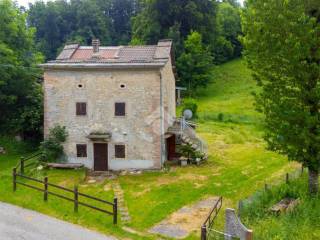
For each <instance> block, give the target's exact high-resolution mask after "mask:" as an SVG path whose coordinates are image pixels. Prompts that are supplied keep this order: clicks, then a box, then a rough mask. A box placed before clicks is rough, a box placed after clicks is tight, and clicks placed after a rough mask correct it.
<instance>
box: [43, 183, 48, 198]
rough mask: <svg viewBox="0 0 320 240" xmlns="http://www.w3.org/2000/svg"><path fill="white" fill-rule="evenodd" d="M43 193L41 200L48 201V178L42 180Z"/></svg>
mask: <svg viewBox="0 0 320 240" xmlns="http://www.w3.org/2000/svg"><path fill="white" fill-rule="evenodd" d="M43 184H44V192H43V200H44V201H45V202H46V201H48V177H45V178H44V182H43Z"/></svg>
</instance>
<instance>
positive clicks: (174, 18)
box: [132, 0, 217, 55]
mask: <svg viewBox="0 0 320 240" xmlns="http://www.w3.org/2000/svg"><path fill="white" fill-rule="evenodd" d="M216 5H217V4H216V1H210V0H144V1H143V4H142V11H141V12H140V14H138V15H137V16H136V17H133V23H132V31H133V39H135V40H136V39H139V40H140V41H141V42H144V43H148V44H150V43H151V44H154V43H156V42H157V41H158V40H159V39H160V38H167V37H168V36H169V35H176V36H177V33H178V34H179V37H178V38H177V39H179V40H180V41H181V42H175V44H178V45H181V44H183V40H184V39H186V37H187V36H188V35H189V33H190V32H191V31H192V30H193V31H197V32H199V33H200V34H201V35H202V36H203V42H204V43H205V44H207V45H211V44H212V42H213V41H214V37H215V32H216ZM180 53H181V52H180ZM180 53H178V54H177V55H179V54H180Z"/></svg>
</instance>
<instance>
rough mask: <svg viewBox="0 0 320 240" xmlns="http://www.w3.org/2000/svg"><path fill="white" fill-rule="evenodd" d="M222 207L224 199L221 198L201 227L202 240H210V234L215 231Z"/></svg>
mask: <svg viewBox="0 0 320 240" xmlns="http://www.w3.org/2000/svg"><path fill="white" fill-rule="evenodd" d="M221 207H222V197H219V199H218V200H217V202H216V203H215V205H214V206H213V208H212V209H211V211H210V213H209V215H208V217H207V218H206V220H205V221H204V223H203V224H202V226H201V240H207V239H209V236H210V233H211V231H212V229H213V224H214V221H215V219H216V218H217V216H218V213H219V211H220V209H221Z"/></svg>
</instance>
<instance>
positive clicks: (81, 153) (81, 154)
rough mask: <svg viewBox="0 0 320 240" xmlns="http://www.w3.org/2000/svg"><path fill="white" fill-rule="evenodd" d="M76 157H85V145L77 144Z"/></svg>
mask: <svg viewBox="0 0 320 240" xmlns="http://www.w3.org/2000/svg"><path fill="white" fill-rule="evenodd" d="M77 157H87V145H86V144H77Z"/></svg>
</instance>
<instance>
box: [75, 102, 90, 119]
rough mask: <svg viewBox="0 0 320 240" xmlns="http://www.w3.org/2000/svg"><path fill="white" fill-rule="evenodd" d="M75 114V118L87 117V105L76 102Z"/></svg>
mask: <svg viewBox="0 0 320 240" xmlns="http://www.w3.org/2000/svg"><path fill="white" fill-rule="evenodd" d="M76 114H77V116H83V115H87V103H85V102H77V104H76Z"/></svg>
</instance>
